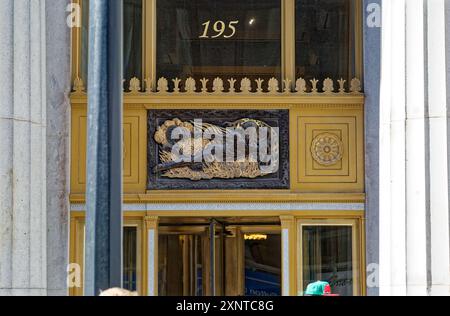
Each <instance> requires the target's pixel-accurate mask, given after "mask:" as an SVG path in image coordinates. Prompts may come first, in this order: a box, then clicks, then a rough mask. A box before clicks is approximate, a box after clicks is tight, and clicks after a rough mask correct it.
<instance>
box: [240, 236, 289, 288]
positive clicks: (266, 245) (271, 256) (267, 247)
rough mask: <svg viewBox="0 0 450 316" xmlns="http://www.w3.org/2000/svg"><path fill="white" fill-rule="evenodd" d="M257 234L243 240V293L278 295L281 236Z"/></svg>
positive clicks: (279, 286)
mask: <svg viewBox="0 0 450 316" xmlns="http://www.w3.org/2000/svg"><path fill="white" fill-rule="evenodd" d="M259 235H260V236H266V238H267V239H266V238H261V237H258V238H255V239H253V238H249V239H247V240H245V295H246V296H280V295H281V236H280V235H264V234H259ZM255 236H257V235H255Z"/></svg>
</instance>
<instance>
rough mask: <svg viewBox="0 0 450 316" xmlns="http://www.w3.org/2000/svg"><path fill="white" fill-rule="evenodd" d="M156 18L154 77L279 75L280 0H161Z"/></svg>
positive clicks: (259, 76)
mask: <svg viewBox="0 0 450 316" xmlns="http://www.w3.org/2000/svg"><path fill="white" fill-rule="evenodd" d="M157 16H158V22H157V34H158V39H157V43H158V45H157V46H158V50H157V77H158V78H160V77H166V78H167V79H174V78H176V77H178V78H180V79H183V80H184V79H186V78H188V77H193V78H195V79H196V80H197V82H199V81H200V79H202V78H203V77H205V78H207V79H209V82H208V88H209V90H211V88H212V84H213V80H214V79H215V78H216V77H220V78H222V79H223V80H224V83H225V89H226V90H228V89H229V83H228V82H227V79H229V78H231V77H233V78H235V79H237V80H238V82H240V79H242V78H244V77H248V78H250V79H251V80H252V83H253V85H254V88H256V83H255V82H254V80H255V79H257V78H262V79H264V80H265V81H266V82H265V83H266V86H263V87H264V88H267V82H268V80H269V79H270V78H271V77H278V79H279V77H280V70H281V1H280V0H264V1H260V0H247V1H240V0H227V1H223V0H164V1H157ZM170 84H171V87H170V89H171V90H172V89H173V83H172V82H171V81H170ZM197 88H198V90H200V87H197ZM238 88H239V86H238V85H236V89H238Z"/></svg>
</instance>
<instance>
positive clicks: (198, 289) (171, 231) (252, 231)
mask: <svg viewBox="0 0 450 316" xmlns="http://www.w3.org/2000/svg"><path fill="white" fill-rule="evenodd" d="M212 241H213V242H212ZM158 252H159V253H158V288H159V289H158V290H159V292H158V293H159V295H161V296H214V295H217V296H244V295H248V296H278V295H281V226H280V220H279V219H277V218H208V219H204V218H202V219H200V218H165V219H162V220H161V221H160V226H159V245H158Z"/></svg>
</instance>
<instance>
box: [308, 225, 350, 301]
mask: <svg viewBox="0 0 450 316" xmlns="http://www.w3.org/2000/svg"><path fill="white" fill-rule="evenodd" d="M302 234H303V289H304V290H305V289H306V287H307V286H308V284H310V283H313V282H316V281H326V282H328V283H330V286H331V290H332V292H333V293H334V294H339V295H341V296H351V295H353V282H354V280H353V269H354V267H353V263H352V227H349V226H348V227H347V226H308V227H303V232H302Z"/></svg>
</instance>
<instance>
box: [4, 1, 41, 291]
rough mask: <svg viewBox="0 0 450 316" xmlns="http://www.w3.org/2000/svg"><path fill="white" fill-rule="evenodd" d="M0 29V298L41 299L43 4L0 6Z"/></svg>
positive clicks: (19, 3) (37, 2) (26, 2)
mask: <svg viewBox="0 0 450 316" xmlns="http://www.w3.org/2000/svg"><path fill="white" fill-rule="evenodd" d="M0 29H1V30H2V31H1V32H0V179H1V181H0V294H4V295H45V294H47V293H46V287H47V286H46V283H47V280H46V277H47V273H46V269H47V267H46V259H47V258H46V247H47V244H46V141H45V140H46V88H45V87H46V84H45V69H46V67H45V1H44V0H3V1H2V3H1V6H0Z"/></svg>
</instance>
